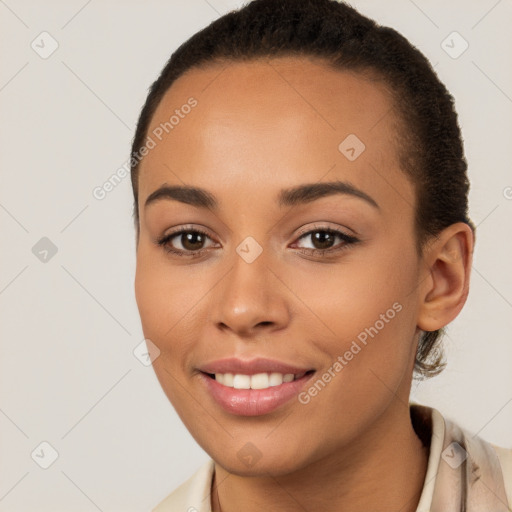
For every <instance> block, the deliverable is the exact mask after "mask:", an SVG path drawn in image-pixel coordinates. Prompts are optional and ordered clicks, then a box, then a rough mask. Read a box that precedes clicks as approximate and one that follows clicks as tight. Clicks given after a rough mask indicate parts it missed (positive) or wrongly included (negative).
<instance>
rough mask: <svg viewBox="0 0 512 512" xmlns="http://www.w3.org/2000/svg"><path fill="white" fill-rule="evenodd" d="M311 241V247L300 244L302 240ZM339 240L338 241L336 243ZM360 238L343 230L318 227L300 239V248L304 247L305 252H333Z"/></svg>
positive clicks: (303, 251)
mask: <svg viewBox="0 0 512 512" xmlns="http://www.w3.org/2000/svg"><path fill="white" fill-rule="evenodd" d="M308 240H309V241H310V245H311V246H310V247H307V246H304V245H300V241H305V242H307V241H308ZM337 241H338V243H336V242H337ZM358 241H359V240H358V239H357V238H356V237H354V236H351V235H348V234H347V233H344V232H343V231H340V230H337V229H333V228H328V227H318V228H315V229H314V230H310V231H308V232H306V233H304V234H303V235H301V236H300V237H299V239H298V242H297V244H298V248H299V249H302V250H301V251H300V252H302V253H305V254H318V255H323V254H324V253H328V252H329V253H331V252H336V251H338V250H341V249H343V248H346V247H347V246H350V245H352V244H355V243H356V242H358Z"/></svg>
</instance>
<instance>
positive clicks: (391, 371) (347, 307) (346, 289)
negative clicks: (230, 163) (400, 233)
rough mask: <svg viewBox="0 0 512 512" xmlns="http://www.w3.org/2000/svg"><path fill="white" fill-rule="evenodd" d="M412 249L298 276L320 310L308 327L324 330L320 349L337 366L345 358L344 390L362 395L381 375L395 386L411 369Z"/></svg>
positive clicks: (314, 307) (301, 291)
mask: <svg viewBox="0 0 512 512" xmlns="http://www.w3.org/2000/svg"><path fill="white" fill-rule="evenodd" d="M406 252H407V250H406V249H403V250H400V254H397V250H396V249H395V250H390V251H389V253H388V254H386V253H385V252H382V253H381V254H379V258H378V259H377V258H374V259H373V261H366V260H365V257H364V255H363V256H361V257H360V258H359V257H358V258H357V259H355V258H354V259H353V260H350V261H348V259H347V261H346V265H345V263H343V264H340V266H339V267H338V268H334V267H331V268H330V269H329V268H328V267H327V266H325V267H324V268H322V267H317V269H316V270H315V272H312V273H309V274H306V273H304V274H303V275H301V276H300V278H299V279H297V280H296V282H297V287H296V288H295V292H296V293H297V295H298V296H300V297H303V298H304V302H305V303H306V304H307V306H308V308H309V309H310V311H311V312H313V313H314V315H308V317H309V319H308V323H309V325H308V326H307V328H306V329H307V330H308V331H310V332H311V331H312V330H313V328H314V330H315V332H320V333H323V336H322V335H320V336H318V337H316V340H317V341H316V342H315V345H316V348H317V349H319V350H320V351H322V352H323V353H324V354H327V356H328V359H329V360H330V361H332V363H333V364H334V362H335V361H336V360H338V357H341V358H342V359H343V361H342V365H343V369H342V370H340V371H339V375H342V374H343V377H342V378H341V379H339V381H341V380H343V386H344V389H347V390H352V391H353V390H354V389H355V388H357V389H358V392H359V393H360V392H362V391H363V389H364V388H366V389H367V390H368V388H370V387H371V386H372V382H373V383H374V381H375V380H376V379H377V378H378V377H380V378H381V379H382V380H383V381H384V382H386V383H387V384H389V386H390V387H392V388H393V389H395V388H396V386H397V385H398V383H399V381H400V380H401V379H402V378H403V376H404V375H405V374H406V373H407V372H408V371H409V368H410V362H411V357H412V356H413V352H414V335H415V332H416V302H415V294H414V289H415V285H416V282H417V271H418V270H417V265H416V263H415V256H414V253H412V252H411V254H406ZM314 326H320V328H318V327H314ZM337 368H338V369H340V367H339V366H338V367H337ZM363 394H364V393H363Z"/></svg>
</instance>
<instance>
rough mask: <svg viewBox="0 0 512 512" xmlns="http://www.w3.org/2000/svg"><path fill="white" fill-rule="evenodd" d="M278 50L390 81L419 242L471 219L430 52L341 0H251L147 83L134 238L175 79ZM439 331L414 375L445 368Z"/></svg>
mask: <svg viewBox="0 0 512 512" xmlns="http://www.w3.org/2000/svg"><path fill="white" fill-rule="evenodd" d="M280 56H300V57H312V58H317V59H321V60H322V62H325V63H326V65H329V66H331V67H333V68H334V69H339V70H350V71H355V72H358V73H361V74H364V75H365V76H366V77H367V78H368V77H371V78H372V79H374V80H375V79H376V80H379V81H380V82H381V83H383V84H384V85H385V87H386V89H387V90H388V91H389V93H390V96H391V98H392V102H393V111H394V113H395V118H396V122H397V123H398V127H397V131H396V134H395V142H396V148H397V153H398V157H399V161H400V165H401V168H402V170H403V172H404V173H405V174H406V175H407V176H408V177H409V178H410V179H411V181H412V183H414V185H415V190H416V202H417V206H416V212H415V217H416V220H415V222H416V232H417V246H418V249H419V250H420V251H421V249H422V247H423V244H424V243H425V242H426V241H428V240H430V239H431V238H432V237H435V236H436V235H437V234H438V233H439V232H440V231H441V230H443V229H444V228H446V227H447V226H449V225H451V224H453V223H456V222H465V223H467V224H468V225H470V226H471V227H472V228H473V225H472V223H471V221H470V220H469V217H468V191H469V182H468V179H467V175H466V169H467V163H466V160H465V157H464V150H463V143H462V137H461V133H460V129H459V125H458V122H457V114H456V112H455V108H454V101H453V98H452V96H451V95H450V94H449V92H448V91H447V89H446V87H445V86H444V85H443V84H442V83H441V81H440V80H439V79H438V77H437V75H436V73H435V72H434V70H433V68H432V66H431V65H430V63H429V61H428V60H427V59H426V57H425V56H424V55H423V54H422V53H421V52H420V51H419V50H417V49H416V48H415V47H414V46H412V45H411V44H410V43H409V41H407V39H406V38H405V37H403V36H402V35H400V34H399V33H398V32H396V31H395V30H393V29H391V28H388V27H383V26H380V25H378V24H377V23H376V22H375V21H373V20H371V19H369V18H367V17H365V16H362V15H361V14H359V13H358V12H357V11H356V10H355V9H353V8H352V7H350V6H348V5H347V4H345V3H342V2H338V1H336V0H254V1H253V2H250V3H249V4H247V5H246V6H244V7H243V8H241V9H240V10H236V11H232V12H229V13H227V14H226V15H224V16H222V17H220V18H219V19H217V20H216V21H214V22H213V23H211V24H210V25H209V26H207V27H206V28H204V29H203V30H201V31H199V32H197V33H196V34H194V35H193V36H192V37H191V38H190V39H188V40H187V41H186V42H185V43H183V44H182V45H181V46H180V47H179V48H178V49H177V50H176V51H175V52H174V53H173V54H172V55H171V57H170V59H169V60H168V62H167V64H166V65H165V67H164V68H163V70H162V72H161V73H160V76H159V77H158V79H157V80H156V81H155V82H154V83H153V84H152V86H151V88H150V90H149V94H148V96H147V99H146V102H145V104H144V106H143V108H142V111H141V114H140V117H139V121H138V124H137V129H136V132H135V136H134V139H133V145H132V154H131V156H132V158H131V179H132V188H133V194H134V211H133V215H134V221H135V226H136V230H137V237H138V232H139V216H138V204H137V203H138V168H139V161H140V158H141V157H140V153H139V149H140V148H141V147H142V146H143V145H144V142H145V140H146V137H147V132H148V129H149V125H150V122H151V119H152V117H153V114H154V112H155V110H156V108H157V107H158V105H159V103H160V101H161V100H162V97H163V96H164V94H165V93H166V91H167V90H168V89H169V87H171V85H172V84H173V83H174V81H175V80H176V79H177V78H179V77H180V76H181V75H183V74H184V73H185V72H186V71H188V70H190V69H191V68H200V67H201V66H206V65H209V64H215V63H219V64H229V62H233V61H244V60H251V59H253V60H254V59H258V58H272V57H280ZM473 229H474V228H473ZM441 332H442V330H438V331H432V332H424V333H422V337H421V339H420V341H419V346H418V351H417V354H416V361H415V367H414V369H415V372H416V374H417V376H419V377H431V376H433V375H436V374H437V373H439V372H440V371H441V370H442V369H443V368H444V365H445V363H444V358H443V352H442V350H441V349H440V346H439V342H440V335H441Z"/></svg>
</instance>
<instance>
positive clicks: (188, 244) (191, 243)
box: [180, 231, 205, 251]
mask: <svg viewBox="0 0 512 512" xmlns="http://www.w3.org/2000/svg"><path fill="white" fill-rule="evenodd" d="M180 242H181V245H182V246H183V248H184V249H185V250H187V251H197V250H199V249H202V248H203V247H202V246H203V244H204V242H205V235H203V233H199V231H188V232H185V233H182V234H181V235H180Z"/></svg>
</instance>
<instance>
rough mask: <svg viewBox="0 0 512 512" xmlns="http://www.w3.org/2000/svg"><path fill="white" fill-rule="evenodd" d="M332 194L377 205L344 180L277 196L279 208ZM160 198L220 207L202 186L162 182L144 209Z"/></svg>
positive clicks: (306, 186)
mask: <svg viewBox="0 0 512 512" xmlns="http://www.w3.org/2000/svg"><path fill="white" fill-rule="evenodd" d="M335 194H342V195H349V196H352V197H357V198H359V199H362V200H363V201H365V202H366V203H368V204H370V205H371V206H373V207H374V208H377V209H379V208H380V207H379V205H378V204H377V202H376V201H375V200H374V199H373V198H372V197H371V196H369V195H368V194H366V193H365V192H363V191H362V190H360V189H358V188H356V187H355V186H354V185H352V184H351V183H349V182H344V181H331V182H324V183H306V184H303V185H298V186H296V187H292V188H287V189H283V190H281V191H280V192H279V195H278V205H279V206H280V207H281V208H282V207H285V206H298V205H300V204H306V203H311V202H313V201H316V200H317V199H321V198H323V197H328V196H332V195H335ZM162 199H167V200H174V201H179V202H181V203H185V204H189V205H192V206H195V207H197V208H205V209H208V210H211V211H217V210H218V208H219V204H218V202H217V200H216V199H215V196H214V195H213V194H211V193H210V192H208V191H207V190H205V189H203V188H200V187H192V186H188V185H186V186H181V185H167V184H164V185H162V186H161V187H159V188H158V189H156V190H155V191H154V192H152V193H151V194H149V196H148V197H147V199H146V202H145V204H144V208H147V206H148V205H150V204H152V203H154V202H156V201H160V200H162Z"/></svg>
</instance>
